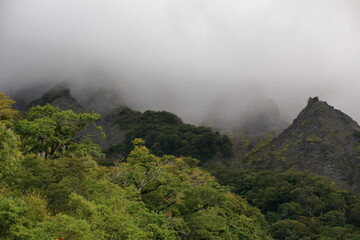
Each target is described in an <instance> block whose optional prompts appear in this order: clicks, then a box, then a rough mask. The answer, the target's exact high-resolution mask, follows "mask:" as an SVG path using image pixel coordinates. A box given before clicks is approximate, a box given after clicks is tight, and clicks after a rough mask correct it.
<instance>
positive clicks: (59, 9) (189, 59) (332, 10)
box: [0, 0, 360, 122]
mask: <svg viewBox="0 0 360 240" xmlns="http://www.w3.org/2000/svg"><path fill="white" fill-rule="evenodd" d="M94 72H96V73H97V74H93V73H94ZM65 79H75V80H76V81H78V83H79V84H87V83H88V82H89V81H90V82H94V81H95V82H96V81H97V82H101V83H102V84H107V83H108V84H109V85H110V86H112V87H113V86H116V87H118V88H121V89H122V90H123V91H122V92H123V93H124V95H125V96H124V97H125V100H126V101H127V102H128V103H129V105H130V106H132V107H134V108H137V109H140V110H145V109H148V108H151V109H157V110H159V109H166V110H169V111H174V112H176V113H178V114H180V116H181V117H183V118H184V119H185V120H186V121H192V122H200V121H201V120H202V118H203V117H204V116H205V115H206V112H207V109H208V107H209V106H211V104H212V102H213V101H214V99H218V98H219V97H228V98H231V99H232V100H231V101H232V102H234V101H239V102H247V101H249V102H250V103H254V104H255V103H256V99H257V97H259V98H262V99H267V98H270V99H273V100H274V101H275V102H276V103H277V104H278V105H279V107H280V110H281V112H282V114H283V116H284V118H285V119H291V118H294V117H295V116H296V114H297V113H298V112H299V111H300V110H301V108H302V107H304V104H305V103H306V99H307V98H308V97H309V96H315V95H316V96H319V97H320V98H321V99H323V100H326V101H328V102H329V103H330V104H331V105H335V107H336V108H338V109H341V110H342V111H344V112H346V113H348V114H350V115H351V116H352V117H353V118H355V120H357V121H360V111H359V108H358V102H359V101H360V93H359V91H360V88H359V86H360V1H358V0H151V1H150V0H52V1H49V0H1V1H0V84H1V85H0V88H1V89H2V88H9V87H13V88H17V87H19V86H23V85H24V84H25V83H31V82H33V81H54V82H58V81H61V80H65ZM1 89H0V90H1ZM254 96H255V97H254ZM254 99H255V100H254ZM240 105H243V104H240ZM224 108H226V106H224ZM233 110H234V109H229V111H233Z"/></svg>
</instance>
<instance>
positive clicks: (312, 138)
mask: <svg viewBox="0 0 360 240" xmlns="http://www.w3.org/2000/svg"><path fill="white" fill-rule="evenodd" d="M305 141H307V142H320V141H321V138H320V137H318V136H316V135H311V136H308V137H307V138H306V139H305Z"/></svg>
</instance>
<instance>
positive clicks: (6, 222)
mask: <svg viewBox="0 0 360 240" xmlns="http://www.w3.org/2000/svg"><path fill="white" fill-rule="evenodd" d="M12 104H13V102H12V100H10V99H9V98H8V97H7V96H5V95H1V97H0V117H1V121H0V140H1V141H0V219H1V221H0V238H1V239H36V240H39V239H44V240H45V239H47V240H48V239H89V240H90V239H134V240H135V239H136V240H137V239H249V240H250V239H271V237H270V235H269V234H268V232H267V229H268V228H267V223H266V221H265V219H264V217H263V215H262V214H261V213H260V211H259V210H258V209H256V208H254V207H252V206H250V205H249V204H248V203H247V202H246V200H244V199H243V198H241V197H239V196H237V195H235V194H233V193H231V192H230V191H229V189H228V188H227V187H224V186H221V185H219V184H218V183H217V181H216V180H215V179H214V178H213V177H212V176H211V175H210V174H209V173H207V172H206V171H204V170H201V169H200V168H198V167H197V166H196V165H197V163H198V161H197V160H196V159H194V158H191V157H180V158H178V157H174V156H171V155H164V156H161V157H159V156H156V155H153V154H151V153H150V151H149V150H148V149H147V148H146V147H145V146H144V141H143V140H141V139H135V140H134V141H133V150H132V151H131V152H130V153H129V154H128V157H127V158H126V159H123V160H122V161H118V162H116V163H115V164H114V165H113V166H111V167H103V166H99V165H98V164H97V160H98V159H101V158H102V157H104V155H103V154H102V153H101V151H100V148H99V147H98V146H97V145H95V144H94V143H93V142H92V140H91V139H90V138H83V140H80V139H79V138H78V135H77V134H78V132H79V131H80V130H83V129H85V128H87V127H88V126H90V125H93V124H95V123H96V120H97V119H99V117H100V116H99V115H98V114H95V113H80V114H76V113H74V112H72V111H71V110H66V111H62V110H60V109H58V108H56V107H53V106H51V105H45V106H37V107H33V108H31V109H29V111H28V113H27V114H26V115H25V116H23V117H22V116H20V115H19V114H18V113H17V112H16V111H14V110H13V109H12V108H11V105H12ZM99 131H101V129H99Z"/></svg>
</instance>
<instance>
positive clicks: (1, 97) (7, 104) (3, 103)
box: [0, 93, 18, 126]
mask: <svg viewBox="0 0 360 240" xmlns="http://www.w3.org/2000/svg"><path fill="white" fill-rule="evenodd" d="M14 103H15V101H13V100H12V99H10V98H9V97H8V96H6V95H5V94H4V93H0V121H1V122H3V123H5V124H6V125H7V126H11V125H12V120H13V118H14V117H15V116H16V115H18V111H16V110H14V109H13V108H12V105H13V104H14Z"/></svg>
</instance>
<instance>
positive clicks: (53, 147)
mask: <svg viewBox="0 0 360 240" xmlns="http://www.w3.org/2000/svg"><path fill="white" fill-rule="evenodd" d="M99 118H100V115H99V114H96V113H80V114H76V113H74V112H73V111H71V110H67V111H61V110H60V109H58V108H56V107H53V106H51V105H49V104H47V105H45V106H36V107H34V108H31V109H30V110H29V112H28V114H27V118H26V119H24V120H20V121H18V122H17V124H16V132H17V133H18V134H19V135H20V136H21V140H22V150H23V152H25V153H36V154H40V155H42V156H44V157H45V158H46V159H52V158H57V157H59V156H61V155H64V154H69V153H70V154H75V155H76V156H86V155H88V154H94V155H97V156H101V155H102V154H101V149H100V147H99V146H97V145H96V144H94V143H93V142H92V140H91V139H90V138H89V137H85V138H84V137H83V138H82V139H83V140H81V139H80V136H79V132H80V131H82V130H84V129H86V128H87V127H88V126H89V125H95V123H96V121H97V120H98V119H99Z"/></svg>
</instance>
